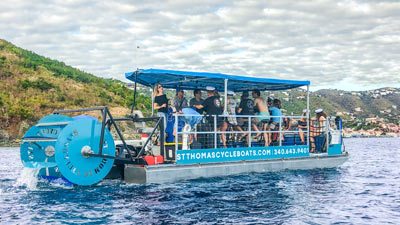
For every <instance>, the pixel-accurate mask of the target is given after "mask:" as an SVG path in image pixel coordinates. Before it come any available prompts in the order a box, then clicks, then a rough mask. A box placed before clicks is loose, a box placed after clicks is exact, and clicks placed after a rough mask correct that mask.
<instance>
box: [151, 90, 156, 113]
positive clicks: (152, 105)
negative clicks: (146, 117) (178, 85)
mask: <svg viewBox="0 0 400 225" xmlns="http://www.w3.org/2000/svg"><path fill="white" fill-rule="evenodd" d="M154 97H155V96H154V85H153V86H152V87H151V116H152V117H153V116H154Z"/></svg>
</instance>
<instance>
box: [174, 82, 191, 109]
mask: <svg viewBox="0 0 400 225" xmlns="http://www.w3.org/2000/svg"><path fill="white" fill-rule="evenodd" d="M172 107H173V108H174V109H175V111H176V112H179V113H182V108H187V107H189V106H188V104H187V100H186V98H185V97H184V93H183V89H180V88H178V89H176V96H175V98H174V99H173V100H172Z"/></svg>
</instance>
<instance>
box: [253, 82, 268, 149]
mask: <svg viewBox="0 0 400 225" xmlns="http://www.w3.org/2000/svg"><path fill="white" fill-rule="evenodd" d="M252 96H253V98H254V112H256V115H257V116H261V117H256V118H255V122H256V123H257V122H261V121H263V122H266V123H264V126H263V127H262V130H263V131H267V130H269V129H268V126H267V124H268V122H269V120H270V114H269V111H268V106H267V104H266V102H265V100H264V99H263V98H261V93H260V90H258V89H255V90H253V92H252ZM256 123H254V124H253V129H254V130H256V131H259V130H258V128H257V125H256ZM259 135H260V133H258V134H257V136H256V137H258V136H259ZM263 135H264V140H265V146H269V144H270V142H271V138H270V135H269V134H267V133H266V132H263Z"/></svg>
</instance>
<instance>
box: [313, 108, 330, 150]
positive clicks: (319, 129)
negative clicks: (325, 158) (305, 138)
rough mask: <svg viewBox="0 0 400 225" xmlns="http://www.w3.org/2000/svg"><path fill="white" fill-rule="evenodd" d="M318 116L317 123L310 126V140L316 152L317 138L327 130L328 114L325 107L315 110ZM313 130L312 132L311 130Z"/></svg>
mask: <svg viewBox="0 0 400 225" xmlns="http://www.w3.org/2000/svg"><path fill="white" fill-rule="evenodd" d="M315 113H316V117H317V124H314V125H313V126H312V127H310V142H311V151H310V152H315V138H314V137H317V136H319V135H321V134H323V133H324V132H325V130H326V118H328V115H326V113H325V112H324V110H323V109H317V110H315ZM311 131H312V132H311Z"/></svg>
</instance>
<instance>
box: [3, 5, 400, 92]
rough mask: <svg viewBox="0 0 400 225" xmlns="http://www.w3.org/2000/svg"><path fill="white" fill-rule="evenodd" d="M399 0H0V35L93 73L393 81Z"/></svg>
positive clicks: (317, 84)
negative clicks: (151, 72) (179, 72)
mask: <svg viewBox="0 0 400 225" xmlns="http://www.w3.org/2000/svg"><path fill="white" fill-rule="evenodd" d="M399 11H400V3H399V2H397V1H356V0H353V1H349V0H343V1H335V0H316V1H289V0H280V1H256V0H247V1H222V0H218V1H216V0H204V1H201V2H200V3H194V2H193V1H187V0H179V1H161V0H159V1H131V0H125V1H122V0H121V1H90V0H87V1H76V0H70V1H52V2H49V1H39V0H36V1H15V0H12V1H11V0H3V1H1V2H0V21H2V22H1V23H0V34H1V36H0V38H4V39H6V40H8V41H11V42H12V43H14V44H16V45H18V46H21V47H23V48H25V49H29V50H32V51H34V52H37V53H38V54H41V55H44V56H47V57H50V58H53V59H57V60H60V61H64V62H65V63H66V64H69V65H72V66H74V67H77V68H79V69H81V70H84V71H87V72H90V73H93V74H95V75H97V76H104V77H114V78H118V79H121V80H124V79H125V78H124V73H125V72H128V71H132V70H134V69H135V68H137V67H140V68H162V69H177V70H178V69H182V70H195V71H210V72H221V73H231V74H239V75H249V76H267V77H271V78H282V79H299V80H311V81H312V86H313V87H314V89H316V88H323V87H324V88H326V87H332V88H341V89H347V90H360V89H366V88H374V87H383V86H397V87H399V86H400V76H398V74H399V72H400V66H399V62H400V55H399V54H398V49H399V47H400V46H399V45H400V44H399V43H400V42H399V39H400V33H399V30H400V18H399V17H400V14H399V13H398V12H399Z"/></svg>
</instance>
